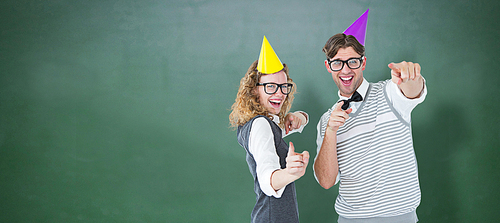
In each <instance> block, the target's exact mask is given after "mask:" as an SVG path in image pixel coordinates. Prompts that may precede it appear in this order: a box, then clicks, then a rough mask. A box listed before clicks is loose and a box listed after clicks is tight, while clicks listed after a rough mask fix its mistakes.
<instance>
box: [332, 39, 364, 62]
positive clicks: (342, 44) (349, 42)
mask: <svg viewBox="0 0 500 223" xmlns="http://www.w3.org/2000/svg"><path fill="white" fill-rule="evenodd" d="M347 47H352V48H353V49H354V51H356V53H358V54H359V55H360V56H364V55H365V47H364V46H363V45H361V43H359V42H358V40H357V39H356V37H354V36H352V35H346V34H344V33H339V34H335V35H334V36H332V37H330V39H328V41H326V44H325V46H324V47H323V52H324V53H325V54H326V57H327V58H328V59H332V58H333V57H335V55H337V52H338V51H339V49H344V48H347Z"/></svg>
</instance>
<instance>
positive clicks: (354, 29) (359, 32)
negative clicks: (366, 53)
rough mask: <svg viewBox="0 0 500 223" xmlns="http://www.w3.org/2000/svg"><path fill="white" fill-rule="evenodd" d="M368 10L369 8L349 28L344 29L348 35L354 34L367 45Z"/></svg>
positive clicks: (360, 41)
mask: <svg viewBox="0 0 500 223" xmlns="http://www.w3.org/2000/svg"><path fill="white" fill-rule="evenodd" d="M368 11H370V9H367V10H366V12H365V13H363V15H361V16H360V17H359V18H358V19H356V21H354V22H353V23H352V24H351V26H349V28H347V29H346V30H345V31H344V34H346V35H353V36H354V37H356V39H357V40H358V42H359V43H361V45H363V46H364V45H365V35H366V23H367V21H368Z"/></svg>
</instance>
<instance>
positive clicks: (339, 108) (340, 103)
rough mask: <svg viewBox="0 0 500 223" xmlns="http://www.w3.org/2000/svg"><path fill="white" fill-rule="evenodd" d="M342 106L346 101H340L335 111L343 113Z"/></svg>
mask: <svg viewBox="0 0 500 223" xmlns="http://www.w3.org/2000/svg"><path fill="white" fill-rule="evenodd" d="M342 105H344V101H339V102H338V103H337V106H335V108H334V109H333V110H334V111H342Z"/></svg>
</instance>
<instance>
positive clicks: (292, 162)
mask: <svg viewBox="0 0 500 223" xmlns="http://www.w3.org/2000/svg"><path fill="white" fill-rule="evenodd" d="M308 163H309V152H308V151H304V152H302V153H296V152H295V148H294V146H293V143H292V142H290V147H289V148H288V155H287V157H286V171H287V172H288V174H290V175H293V176H295V177H296V179H298V178H300V177H302V176H303V175H304V174H305V173H306V168H307V164H308Z"/></svg>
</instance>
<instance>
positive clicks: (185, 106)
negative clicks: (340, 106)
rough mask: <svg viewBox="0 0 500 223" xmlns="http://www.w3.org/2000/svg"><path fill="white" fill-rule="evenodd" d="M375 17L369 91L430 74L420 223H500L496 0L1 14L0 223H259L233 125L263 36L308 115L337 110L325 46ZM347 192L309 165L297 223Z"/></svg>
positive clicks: (74, 8)
mask: <svg viewBox="0 0 500 223" xmlns="http://www.w3.org/2000/svg"><path fill="white" fill-rule="evenodd" d="M367 8H369V9H370V14H369V19H368V30H367V39H366V48H367V58H368V60H367V68H366V70H365V72H364V74H365V78H366V79H367V80H368V81H371V82H376V81H379V80H383V79H387V78H389V77H390V70H389V69H388V68H387V64H388V63H390V62H399V61H402V60H407V61H413V62H418V63H420V64H421V65H422V74H423V75H424V77H425V78H426V80H427V87H428V95H427V99H426V101H425V102H424V103H423V104H421V105H419V106H418V107H417V108H416V109H415V110H414V111H413V114H412V120H413V125H412V127H413V133H414V141H415V142H414V144H415V151H416V154H417V159H418V163H419V176H420V182H421V189H422V202H421V204H420V206H419V208H418V209H417V213H418V215H419V218H420V220H421V222H495V221H496V220H498V210H499V207H500V202H499V199H500V196H499V195H500V192H499V188H500V180H499V179H498V178H499V177H500V174H499V170H500V152H499V148H500V142H499V138H500V131H499V123H500V118H499V117H500V115H499V111H500V110H499V109H500V105H499V96H498V95H499V94H500V90H499V85H500V73H499V70H500V66H499V59H498V57H499V50H500V40H499V39H500V25H499V21H500V19H499V14H500V3H499V1H489V0H478V1H451V0H446V1H444V0H432V1H431V0H428V1H396V0H378V1H375V0H373V1H370V0H364V1H326V0H318V1H314V0H311V1H243V0H226V1H215V0H210V1H209V0H191V1H168V0H166V1H158V0H143V1H132V0H122V1H88V0H71V1H69V0H47V1H41V0H38V1H37V0H31V1H26V0H4V1H1V2H0V222H249V219H250V212H251V209H252V207H253V205H254V201H255V195H254V194H253V183H252V177H251V175H250V173H249V171H248V167H247V164H246V162H245V153H244V150H243V149H242V148H241V147H240V146H239V145H238V143H237V141H236V133H235V132H234V131H232V130H231V129H230V128H229V123H228V115H229V113H230V107H231V105H232V103H233V102H234V99H235V96H236V92H237V90H238V86H239V80H240V79H241V77H242V76H243V75H244V73H245V71H246V70H247V68H248V66H249V65H250V64H251V63H252V62H253V61H254V60H256V59H257V58H258V54H259V50H260V45H261V43H262V37H263V36H264V35H266V37H267V38H268V40H269V41H270V43H271V45H272V46H273V48H274V50H275V51H276V52H277V54H278V56H279V57H280V59H281V60H282V61H283V62H285V63H287V64H288V65H289V66H290V74H291V76H292V78H293V79H294V81H295V82H296V83H297V85H298V94H297V95H296V100H295V104H294V105H293V108H292V110H304V111H306V112H308V113H309V115H310V119H311V122H310V123H309V125H308V126H307V127H306V128H305V130H304V132H303V133H302V134H296V135H292V136H290V137H288V138H286V139H285V140H286V141H293V142H294V143H295V147H296V150H297V151H303V150H308V151H309V152H311V155H312V156H313V157H314V156H315V155H316V145H315V139H316V124H317V121H318V120H319V117H320V115H321V114H322V113H323V112H324V111H326V110H327V109H328V107H330V106H331V105H332V104H333V103H334V102H335V101H336V100H337V88H336V87H335V85H334V83H333V81H332V78H331V75H329V74H328V73H327V72H326V70H325V68H324V63H323V61H324V58H325V57H324V55H323V53H322V52H321V48H322V46H323V45H324V43H325V42H326V40H327V39H328V38H329V37H330V36H332V35H333V34H335V33H338V32H342V31H343V30H344V29H345V28H346V27H347V26H349V25H350V24H351V23H352V22H353V21H354V20H355V19H356V18H358V16H360V15H361V14H362V13H363V12H364V11H365V10H366V9H367ZM337 191H338V186H335V187H333V188H332V189H330V190H325V189H323V188H321V187H320V186H319V184H318V183H317V182H316V181H315V179H314V177H313V172H312V168H311V165H309V167H308V170H307V173H306V175H305V176H304V177H303V178H301V179H299V180H298V181H297V195H298V202H299V210H300V219H301V222H334V221H335V219H336V218H337V214H336V213H335V211H334V209H333V203H334V199H335V197H336V196H337Z"/></svg>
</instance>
